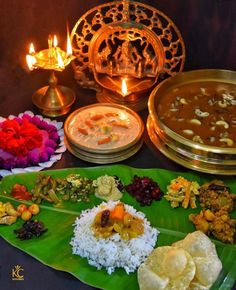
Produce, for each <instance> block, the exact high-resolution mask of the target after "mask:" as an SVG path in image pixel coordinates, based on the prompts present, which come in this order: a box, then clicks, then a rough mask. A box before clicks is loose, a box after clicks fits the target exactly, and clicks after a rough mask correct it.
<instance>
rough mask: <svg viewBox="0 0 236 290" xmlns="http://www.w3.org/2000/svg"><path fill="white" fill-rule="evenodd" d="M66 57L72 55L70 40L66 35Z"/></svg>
mask: <svg viewBox="0 0 236 290" xmlns="http://www.w3.org/2000/svg"><path fill="white" fill-rule="evenodd" d="M66 55H67V56H70V55H72V45H71V40H70V35H69V33H67V49H66Z"/></svg>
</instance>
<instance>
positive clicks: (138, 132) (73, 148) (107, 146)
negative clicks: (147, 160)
mask: <svg viewBox="0 0 236 290" xmlns="http://www.w3.org/2000/svg"><path fill="white" fill-rule="evenodd" d="M64 131H65V144H66V146H67V148H68V150H69V151H70V152H71V153H72V154H73V155H75V156H76V157H78V158H80V159H82V160H85V161H89V162H92V163H97V164H108V163H115V162H120V161H122V160H125V159H127V158H129V157H131V156H132V155H134V154H135V153H136V152H137V151H138V150H139V149H140V148H141V146H142V144H143V138H142V137H143V131H144V125H143V122H142V120H141V118H140V117H139V115H138V114H137V113H135V112H134V111H132V110H131V109H128V108H126V107H124V106H121V105H117V104H110V103H109V104H108V103H98V104H93V105H89V106H86V107H82V108H80V109H78V110H76V111H74V112H73V113H72V114H70V115H69V117H68V118H67V119H66V121H65V125H64Z"/></svg>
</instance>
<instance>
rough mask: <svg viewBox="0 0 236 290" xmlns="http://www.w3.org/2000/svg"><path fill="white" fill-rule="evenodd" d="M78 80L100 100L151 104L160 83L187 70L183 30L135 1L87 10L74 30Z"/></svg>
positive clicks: (136, 107)
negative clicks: (184, 68) (150, 98)
mask: <svg viewBox="0 0 236 290" xmlns="http://www.w3.org/2000/svg"><path fill="white" fill-rule="evenodd" d="M71 40H72V48H73V54H74V55H75V56H76V59H75V60H74V61H73V67H74V70H75V78H76V80H77V82H78V83H79V84H80V85H81V86H82V87H87V88H92V89H95V90H96V91H97V94H96V96H97V99H98V101H100V102H112V103H118V104H123V105H126V106H128V107H130V108H132V109H134V110H136V111H138V110H142V109H144V108H145V107H146V106H147V99H148V97H149V92H150V90H151V89H152V88H153V87H154V85H155V84H156V83H157V82H160V81H161V80H163V79H164V78H166V77H168V76H172V75H174V74H176V73H177V72H179V71H181V70H182V69H183V65H184V60H185V47H184V42H183V39H182V37H181V35H180V32H179V30H178V29H177V27H176V26H175V25H174V23H173V22H172V21H171V20H170V19H169V18H168V17H167V16H166V15H165V14H163V13H162V12H161V11H159V10H157V9H155V8H153V7H151V6H148V5H145V4H143V3H139V2H134V1H115V2H110V3H106V4H102V5H99V6H96V7H94V8H93V9H91V10H89V11H88V12H87V13H85V14H84V15H83V16H82V17H81V18H80V19H79V20H78V22H77V23H76V25H75V26H74V28H73V30H72V33H71Z"/></svg>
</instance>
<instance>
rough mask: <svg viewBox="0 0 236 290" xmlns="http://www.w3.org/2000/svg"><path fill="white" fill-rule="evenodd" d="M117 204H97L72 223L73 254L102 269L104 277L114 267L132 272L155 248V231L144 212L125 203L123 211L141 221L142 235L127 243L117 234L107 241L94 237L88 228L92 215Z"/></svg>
mask: <svg viewBox="0 0 236 290" xmlns="http://www.w3.org/2000/svg"><path fill="white" fill-rule="evenodd" d="M119 202H120V201H109V202H108V203H105V202H103V203H101V204H100V205H99V206H97V207H94V208H92V209H87V210H84V211H82V213H81V215H80V217H79V218H76V220H75V224H74V225H75V228H74V236H73V238H72V240H71V242H70V244H71V245H72V251H73V254H75V255H79V256H81V257H85V258H87V259H88V263H89V264H90V265H92V266H95V267H97V269H101V268H102V267H105V268H106V270H107V272H108V274H111V273H112V272H114V270H115V268H116V267H117V268H124V269H125V271H126V273H127V274H129V273H131V272H134V271H135V270H136V269H137V268H138V267H139V266H140V264H141V263H142V262H144V261H145V260H146V258H147V256H148V255H149V254H150V253H151V251H152V250H153V248H154V247H155V245H156V241H157V236H158V234H159V231H158V230H157V229H155V228H152V227H151V225H150V222H149V221H148V220H147V219H146V218H145V215H144V213H142V212H138V211H136V210H135V209H134V208H133V207H132V206H130V205H127V204H125V211H127V212H128V213H130V214H132V215H134V216H137V217H139V218H142V219H143V225H144V233H143V234H142V235H139V236H138V237H136V238H133V239H130V240H123V239H121V237H120V235H119V234H118V233H115V234H114V235H112V236H110V237H108V238H97V237H95V235H94V233H93V230H92V228H91V226H92V224H93V221H94V218H95V216H96V214H97V213H98V212H100V211H102V210H105V209H110V210H111V209H113V208H114V207H115V205H116V204H117V203H119Z"/></svg>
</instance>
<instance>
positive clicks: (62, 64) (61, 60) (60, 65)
mask: <svg viewBox="0 0 236 290" xmlns="http://www.w3.org/2000/svg"><path fill="white" fill-rule="evenodd" d="M57 63H58V66H59V67H60V68H64V67H65V65H64V61H63V59H62V57H61V54H60V52H59V50H57Z"/></svg>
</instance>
